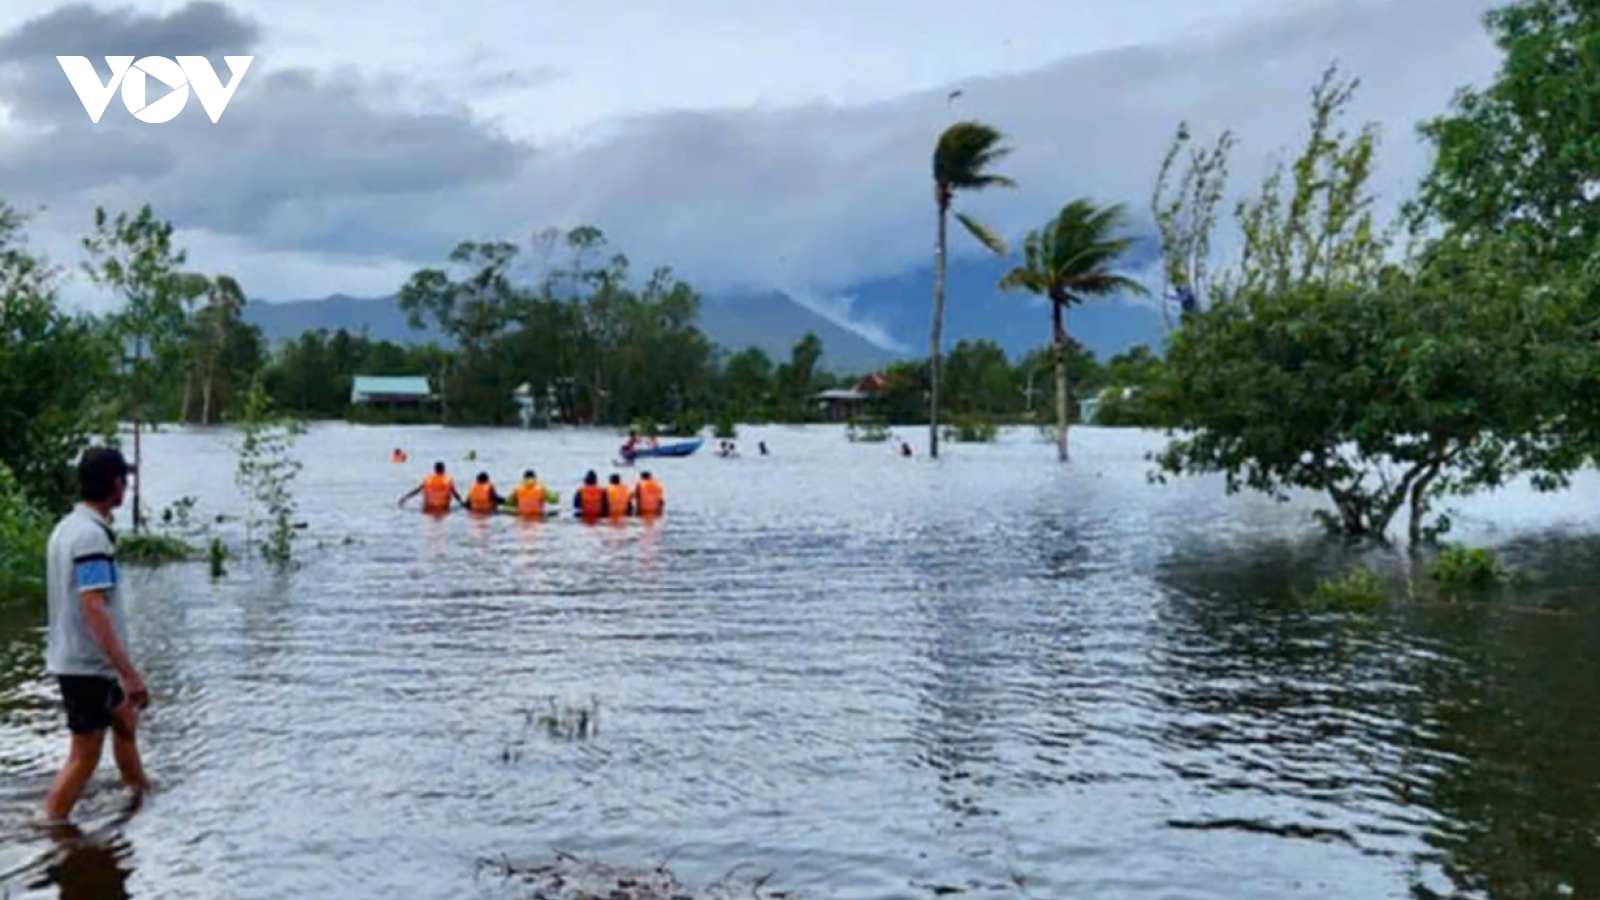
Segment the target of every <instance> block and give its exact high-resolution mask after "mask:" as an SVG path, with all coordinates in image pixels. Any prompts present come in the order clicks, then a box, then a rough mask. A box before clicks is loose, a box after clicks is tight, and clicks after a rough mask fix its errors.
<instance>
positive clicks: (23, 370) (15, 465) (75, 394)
mask: <svg viewBox="0 0 1600 900" xmlns="http://www.w3.org/2000/svg"><path fill="white" fill-rule="evenodd" d="M24 225H25V219H24V217H23V216H22V215H21V214H19V213H17V212H16V211H15V210H14V209H12V208H11V207H10V206H8V205H6V204H4V203H0V465H3V466H4V467H6V468H7V469H9V470H10V472H11V473H12V475H13V476H14V477H15V479H16V482H17V484H19V485H20V487H21V489H22V490H23V491H25V492H26V493H27V494H28V495H29V496H30V497H31V498H32V500H33V502H36V503H38V504H40V505H41V506H43V507H44V508H46V509H47V510H49V511H59V510H64V509H65V508H66V507H68V506H70V505H71V503H72V500H73V498H74V496H75V487H76V482H75V479H74V477H73V474H72V469H71V465H72V463H73V461H74V460H76V458H77V456H78V453H79V452H80V451H81V450H82V449H83V448H84V447H85V446H86V445H87V444H88V442H89V438H90V436H91V435H93V434H97V433H109V432H110V431H111V430H112V429H113V428H114V427H115V419H114V417H112V416H111V415H109V413H110V408H109V406H108V405H107V402H106V401H107V400H108V399H109V393H110V392H109V388H110V385H111V381H112V378H111V361H112V359H113V357H114V355H115V353H116V343H115V342H114V341H113V340H111V339H110V338H109V337H108V335H107V334H106V332H105V330H104V329H102V328H100V327H99V326H98V325H97V324H96V323H95V322H93V321H90V320H87V319H76V318H73V317H71V316H68V315H67V314H66V313H65V312H63V311H62V310H61V307H60V305H59V303H58V301H57V296H56V289H57V285H58V276H59V272H58V271H57V270H56V269H54V268H51V267H50V266H49V265H47V264H46V263H45V262H44V261H43V260H42V259H40V258H39V257H37V256H34V255H33V254H32V253H31V252H29V250H28V247H27V244H26V236H25V234H24V232H23V228H24Z"/></svg>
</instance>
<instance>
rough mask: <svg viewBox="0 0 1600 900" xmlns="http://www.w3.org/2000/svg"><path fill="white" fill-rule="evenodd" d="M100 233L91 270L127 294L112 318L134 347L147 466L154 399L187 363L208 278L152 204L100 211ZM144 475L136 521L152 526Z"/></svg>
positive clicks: (136, 424) (132, 407)
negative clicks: (190, 333) (192, 265)
mask: <svg viewBox="0 0 1600 900" xmlns="http://www.w3.org/2000/svg"><path fill="white" fill-rule="evenodd" d="M94 227H95V231H94V234H92V235H90V236H89V237H87V238H84V241H83V246H84V249H85V250H86V251H87V252H88V254H89V262H88V263H86V265H85V271H86V272H87V273H88V275H89V277H90V278H91V279H93V280H94V281H95V283H97V284H99V285H101V286H103V287H108V288H110V289H112V290H114V291H116V292H118V293H120V294H121V295H122V297H123V301H124V303H123V306H122V308H121V309H120V310H119V311H118V312H117V313H116V314H115V315H113V316H112V323H113V326H114V330H115V333H116V334H117V336H118V337H119V338H120V339H121V341H122V342H123V343H124V346H125V347H127V349H128V352H129V353H131V356H130V357H129V358H128V359H127V363H126V367H127V371H128V382H129V399H128V415H129V417H130V418H131V419H132V421H133V457H134V458H133V464H134V465H135V466H139V465H141V464H143V462H144V459H143V456H142V455H141V449H142V448H141V444H140V436H141V433H142V431H143V424H144V422H145V420H146V419H147V418H149V413H150V410H149V408H148V404H149V402H150V398H151V396H152V394H153V393H154V390H155V387H156V385H157V384H158V383H159V380H160V379H161V376H162V374H163V371H165V372H172V371H173V370H174V369H175V368H176V367H177V366H178V365H179V364H181V360H182V357H183V355H184V351H185V349H186V347H187V341H186V336H187V330H188V307H189V304H190V303H191V302H193V300H194V299H195V298H196V297H198V296H200V295H201V294H203V293H204V292H205V279H203V278H198V277H196V276H194V275H192V274H190V273H186V272H183V271H182V270H181V267H182V265H183V263H184V261H185V259H186V254H185V253H184V251H183V250H182V249H180V248H178V247H176V246H174V244H173V242H172V231H173V228H172V223H171V222H166V221H161V220H158V219H157V218H156V216H155V212H154V211H153V210H152V209H151V208H150V207H149V206H148V205H146V206H144V207H143V208H141V209H140V210H139V212H138V213H137V214H135V215H132V216H130V215H128V214H127V213H118V214H117V216H116V218H114V219H112V218H108V217H107V215H106V211H105V210H104V209H100V208H96V209H95V211H94ZM139 481H140V480H139V479H137V478H136V479H134V483H133V527H134V530H135V531H138V530H140V529H141V528H142V527H143V525H144V513H143V508H142V507H141V506H140V502H139Z"/></svg>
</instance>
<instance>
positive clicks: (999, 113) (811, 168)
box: [0, 0, 1495, 295]
mask: <svg viewBox="0 0 1600 900" xmlns="http://www.w3.org/2000/svg"><path fill="white" fill-rule="evenodd" d="M1487 5H1488V0H1389V2H1374V0H1342V2H1340V3H1338V4H1336V5H1331V6H1328V7H1323V8H1317V9H1314V10H1311V11H1308V12H1298V13H1295V14H1292V15H1286V16H1283V17H1281V18H1280V19H1278V20H1276V21H1272V22H1269V23H1267V24H1264V25H1258V26H1252V27H1248V28H1235V29H1233V30H1231V31H1226V32H1222V33H1219V34H1216V35H1212V36H1208V37H1205V38H1197V39H1194V40H1190V41H1188V42H1185V43H1180V44H1176V45H1170V46H1162V47H1146V48H1137V49H1128V50H1119V51H1112V52H1105V53H1099V54H1094V55H1089V56H1082V57H1077V58H1073V59H1069V60H1066V61H1063V62H1061V63H1059V64H1057V65H1054V66H1051V67H1048V68H1045V69H1041V70H1037V71H1033V72H1028V73H1023V74H1016V75H1008V76H1004V77H995V78H988V79H974V80H970V81H968V82H965V83H962V84H960V85H952V86H950V87H948V88H940V89H938V90H934V91H928V92H926V93H922V94H915V95H910V96H906V97H902V98H899V99H896V100H892V101H887V102H881V103H875V104H870V105H862V106H852V107H838V106H831V105H822V104H818V105H812V106H802V107H793V108H782V109H762V108H756V109H742V110H727V111H714V112H666V113H660V114H654V115H647V116H640V117H636V118H633V119H630V120H626V121H619V122H611V123H608V124H605V125H603V126H601V127H599V128H596V129H592V130H590V131H589V132H587V133H585V134H583V135H581V136H579V137H577V138H574V139H573V140H572V142H571V143H570V144H567V145H559V144H558V145H553V146H549V147H541V152H540V153H539V154H537V155H534V154H532V153H531V152H530V150H529V148H528V147H527V146H526V144H524V143H522V142H519V141H517V140H514V139H512V138H510V137H507V136H506V135H504V134H503V133H501V132H500V131H498V130H497V128H496V127H495V126H493V125H490V124H486V123H485V122H483V121H482V120H481V119H478V118H475V117H474V116H473V115H471V114H470V112H469V111H468V110H466V109H465V108H454V107H450V106H448V105H446V106H440V107H437V108H434V109H431V110H430V111H428V112H416V111H415V109H414V107H415V106H416V105H417V104H415V103H409V104H406V107H407V109H408V110H409V111H401V110H400V109H399V108H398V107H399V105H400V103H403V102H404V101H406V100H407V98H406V97H405V96H400V95H396V94H394V93H393V92H392V90H391V92H390V93H384V92H383V91H379V90H377V88H376V86H375V85H374V84H371V83H368V82H366V81H364V79H363V76H362V75H361V74H359V73H352V74H340V75H334V76H327V75H319V74H314V73H310V72H305V71H294V70H288V71H285V70H273V69H271V68H270V67H263V68H261V69H259V70H258V69H256V68H252V70H251V72H250V73H249V75H248V76H247V80H246V81H245V82H244V84H243V86H242V87H241V88H240V90H239V92H238V94H237V95H236V96H235V99H234V101H233V103H232V104H230V105H229V107H228V109H227V112H226V114H225V115H224V116H223V118H222V121H221V122H220V123H218V124H215V125H213V124H212V123H211V122H210V121H209V120H208V119H207V118H206V117H205V116H204V115H203V114H202V113H201V112H200V111H199V110H198V109H197V108H195V109H190V110H186V111H185V113H184V114H183V115H181V116H179V117H178V119H176V120H174V121H173V122H172V123H169V124H168V125H162V126H155V127H151V126H144V125H143V124H142V123H138V122H136V121H135V120H133V119H132V117H130V116H128V115H127V114H126V112H125V110H123V109H121V106H120V103H119V102H118V101H116V100H113V105H112V107H111V108H110V109H109V110H108V111H107V114H106V116H105V117H104V118H103V119H102V120H101V122H102V124H101V125H100V126H95V127H91V126H89V122H88V117H87V116H86V115H84V113H83V108H82V105H81V104H80V103H79V102H78V100H77V98H76V96H74V95H73V94H72V93H71V91H70V89H69V88H68V87H67V84H66V79H65V77H64V76H63V75H62V74H61V71H60V67H59V66H58V65H57V64H56V62H55V60H54V59H53V54H54V53H55V52H58V51H57V50H56V49H54V48H52V49H50V50H49V51H48V53H46V51H44V50H39V49H35V50H33V51H31V52H32V54H33V55H32V56H30V57H28V59H27V60H24V68H27V67H30V66H31V67H34V68H33V69H32V70H30V71H29V72H28V74H27V76H26V78H25V79H24V83H27V84H35V82H29V81H27V78H35V79H41V80H42V81H54V82H58V83H59V84H58V85H57V87H58V88H59V90H60V91H63V92H65V98H66V99H65V101H63V105H64V106H65V108H66V109H67V110H68V113H69V114H68V115H66V116H65V117H64V118H62V117H60V116H54V117H49V118H47V119H46V121H47V123H55V124H54V128H55V130H54V131H53V132H49V133H43V134H35V133H33V132H30V131H28V130H27V129H26V128H23V129H18V130H13V131H12V132H11V133H9V134H8V133H7V132H6V131H3V130H0V182H3V183H5V184H7V185H8V186H16V185H25V186H26V187H25V188H23V190H25V191H27V192H28V193H29V194H30V197H29V199H36V200H39V201H42V202H47V203H51V204H52V205H54V206H57V207H58V208H59V207H61V206H63V205H74V204H76V205H81V206H85V207H86V208H88V207H92V205H93V204H95V203H107V204H111V205H114V204H117V203H136V202H144V201H145V200H149V201H152V202H155V203H156V204H157V205H158V206H159V207H160V208H161V209H162V211H163V212H165V213H166V214H168V215H171V216H172V217H173V218H174V219H176V220H177V221H178V222H179V223H180V224H181V225H184V226H186V227H193V228H203V229H207V230H210V231H214V232H217V233H219V234H223V235H232V236H235V237H239V238H242V239H244V240H246V241H248V243H249V245H250V246H251V247H252V248H253V249H256V250H259V251H287V252H300V251H319V252H332V253H344V254H351V255H353V256H355V255H368V256H370V255H378V256H387V257H390V258H395V259H400V260H406V261H408V262H431V261H434V260H437V259H439V258H441V257H442V256H443V255H444V254H445V253H446V252H447V251H448V249H449V248H450V246H452V245H453V244H454V243H455V242H456V241H457V240H460V239H463V238H469V237H512V238H519V237H524V236H526V235H527V234H529V233H530V232H531V231H532V230H534V229H537V228H540V227H543V226H546V225H561V226H572V225H575V224H578V223H585V222H587V223H593V224H597V225H599V226H601V227H602V228H604V229H605V230H606V231H607V233H608V234H609V235H611V237H612V238H613V242H614V243H615V244H616V245H618V246H620V247H622V248H623V249H625V250H627V251H628V252H629V253H630V255H632V256H634V257H635V258H636V259H637V260H639V261H641V262H643V263H646V264H652V263H656V262H670V263H672V264H674V265H675V266H676V267H678V268H679V269H680V270H681V271H683V272H685V273H686V274H688V275H690V276H691V277H694V278H696V279H697V280H700V281H701V282H703V283H704V284H705V285H707V286H708V287H719V286H726V285H731V284H738V283H745V284H753V285H773V284H776V285H780V286H785V287H791V288H805V287H818V288H831V287H836V286H840V285H845V284H848V283H850V282H851V281H852V280H855V279H859V278H863V277H870V276H876V275H882V274H889V273H893V272H897V271H900V270H903V269H905V268H907V267H910V266H913V265H924V264H927V263H928V262H929V261H930V260H931V242H932V232H933V202H932V193H931V185H930V175H929V154H930V151H931V148H932V146H933V143H934V140H935V138H936V137H937V135H938V133H939V132H940V130H941V129H942V128H943V127H944V126H946V125H948V124H949V123H950V122H952V121H954V120H956V119H957V118H968V117H971V118H978V119H981V120H984V121H987V122H991V123H993V124H995V125H996V126H998V127H1000V128H1001V129H1003V130H1004V131H1005V132H1006V133H1007V134H1008V135H1009V136H1010V138H1011V140H1012V142H1013V144H1014V145H1015V147H1016V152H1015V154H1014V155H1013V156H1012V157H1010V158H1008V159H1007V160H1006V161H1005V163H1004V170H1005V171H1006V172H1007V173H1009V174H1011V175H1013V176H1015V177H1016V178H1017V179H1018V180H1019V181H1020V182H1021V183H1022V190H1020V191H1017V192H998V193H996V194H993V195H985V196H982V197H976V198H971V199H963V200H962V201H961V203H962V205H965V206H967V207H968V208H970V209H972V210H973V211H975V212H977V213H979V214H980V215H981V216H982V217H984V218H986V219H988V220H990V221H991V222H992V223H993V224H995V225H997V226H998V227H999V228H1001V229H1002V230H1003V231H1005V232H1006V233H1008V234H1009V235H1010V236H1012V237H1013V238H1015V237H1017V236H1019V235H1020V234H1021V232H1022V231H1023V230H1024V229H1026V228H1027V227H1029V226H1032V225H1036V224H1037V223H1038V222H1039V221H1041V220H1042V219H1043V218H1044V217H1046V216H1048V215H1049V214H1051V213H1053V212H1054V211H1055V210H1056V209H1058V208H1059V207H1060V205H1061V204H1062V203H1063V202H1065V201H1066V200H1068V199H1070V198H1072V197H1075V196H1079V195H1090V196H1092V197H1094V198H1095V199H1097V200H1101V201H1123V202H1127V203H1128V204H1129V205H1130V206H1131V207H1132V208H1133V209H1134V211H1135V212H1136V213H1141V211H1142V210H1143V209H1144V207H1145V206H1146V204H1147V202H1148V196H1149V192H1150V188H1151V183H1152V181H1153V178H1154V175H1155V171H1156V167H1157V165H1158V164H1159V162H1160V158H1161V155H1162V153H1163V152H1164V151H1165V149H1166V146H1167V142H1168V141H1169V140H1170V138H1171V135H1172V132H1173V130H1174V128H1175V127H1176V125H1177V123H1178V121H1179V120H1180V119H1188V120H1190V121H1191V122H1192V123H1193V124H1194V126H1195V128H1196V130H1197V132H1198V133H1200V134H1201V135H1208V134H1214V133H1215V132H1216V131H1217V130H1220V129H1221V128H1224V127H1232V128H1234V129H1235V130H1236V131H1237V132H1238V134H1239V136H1240V138H1241V141H1242V143H1241V146H1240V150H1239V153H1238V156H1237V158H1236V165H1235V173H1236V177H1235V185H1236V186H1244V185H1252V184H1254V183H1258V182H1259V176H1260V175H1261V174H1262V172H1263V170H1264V168H1265V166H1266V165H1267V164H1268V162H1269V161H1270V160H1271V159H1272V154H1273V153H1274V152H1275V151H1278V150H1279V149H1280V148H1284V147H1287V146H1289V145H1291V144H1293V143H1295V142H1296V141H1297V140H1298V139H1299V136H1300V134H1301V132H1302V131H1303V128H1304V121H1305V117H1306V112H1307V95H1308V92H1309V88H1310V86H1311V84H1312V83H1313V82H1314V81H1315V80H1316V78H1317V77H1318V76H1319V75H1320V73H1321V72H1322V70H1323V69H1324V68H1325V67H1326V66H1327V65H1328V64H1329V63H1330V62H1331V61H1333V60H1335V59H1337V60H1339V61H1340V62H1341V63H1342V64H1343V66H1344V67H1345V69H1346V70H1347V71H1349V72H1350V73H1352V74H1355V75H1359V76H1361V77H1362V78H1363V80H1364V84H1365V86H1364V89H1363V91H1362V93H1361V95H1360V100H1359V103H1358V104H1357V107H1356V109H1355V110H1354V114H1355V116H1356V117H1357V118H1358V119H1362V120H1366V119H1373V120H1377V121H1380V122H1382V123H1385V125H1386V133H1385V145H1384V148H1383V150H1382V154H1381V158H1382V166H1381V168H1380V171H1379V179H1378V187H1379V188H1380V190H1381V191H1382V192H1383V194H1384V198H1383V202H1384V203H1385V204H1391V205H1392V204H1393V203H1394V202H1397V201H1398V199H1399V198H1400V197H1401V195H1403V194H1404V193H1405V192H1407V191H1408V190H1409V189H1410V187H1411V185H1412V184H1413V183H1414V181H1415V179H1416V177H1417V176H1418V175H1419V174H1420V173H1421V172H1422V171H1423V168H1424V167H1425V165H1426V160H1427V157H1426V152H1425V149H1424V148H1423V147H1422V146H1421V145H1420V144H1419V143H1418V142H1417V140H1416V139H1415V135H1414V131H1413V127H1414V124H1415V123H1416V122H1417V121H1418V120H1419V119H1422V118H1424V117H1427V116H1429V115H1434V114H1437V113H1438V112H1440V111H1442V110H1443V109H1445V107H1446V104H1447V103H1448V100H1449V98H1450V95H1451V93H1452V91H1453V90H1454V89H1455V88H1456V87H1458V86H1459V85H1461V84H1462V83H1465V82H1469V81H1474V80H1480V79H1482V78H1483V77H1484V76H1486V75H1487V74H1488V73H1490V72H1491V71H1492V68H1493V64H1494V61H1495V54H1494V50H1493V47H1492V45H1491V44H1490V42H1489V41H1488V39H1487V37H1486V36H1485V34H1484V32H1483V30H1482V27H1481V25H1480V23H1479V15H1480V14H1481V12H1482V10H1483V9H1484V8H1486V6H1487ZM197 9H204V10H209V11H208V12H205V13H204V15H203V16H201V15H200V14H199V13H196V12H194V11H195V10H197ZM62 15H65V13H63V12H58V13H53V14H51V16H47V17H46V18H45V19H40V20H35V21H34V22H31V23H28V24H27V25H24V26H23V27H22V28H20V29H18V30H17V31H14V32H12V33H11V34H10V35H6V36H3V37H0V47H6V46H13V45H16V44H17V43H18V42H19V41H22V40H23V39H24V37H25V36H27V35H34V36H35V37H33V38H29V39H28V40H30V41H32V42H33V43H35V44H36V43H37V37H36V36H37V35H39V34H40V33H43V32H45V31H47V30H48V29H47V28H46V26H45V24H42V23H45V22H46V20H54V19H56V18H57V17H59V16H62ZM71 15H73V16H88V17H89V18H88V19H86V20H85V21H89V20H93V22H94V25H93V29H92V30H95V31H96V33H98V34H100V35H101V37H100V38H97V40H100V41H101V43H100V44H99V45H98V46H99V47H104V48H115V47H120V46H122V45H121V44H119V43H117V41H116V39H115V36H114V32H115V31H116V29H118V28H125V29H128V30H129V31H130V32H133V33H140V34H154V33H158V32H159V31H160V30H161V29H162V28H172V27H174V26H172V25H171V24H170V20H171V19H174V18H177V17H180V16H185V15H188V16H191V17H199V18H205V19H206V20H207V21H209V22H211V23H212V26H211V29H210V31H209V32H208V33H211V34H213V39H212V43H211V44H209V45H208V46H209V47H210V48H211V51H212V52H213V53H214V54H217V55H220V54H221V53H228V54H233V53H236V52H239V50H237V49H235V47H234V46H232V45H231V44H229V41H230V40H232V39H233V38H239V39H240V40H241V42H243V43H249V40H250V39H253V37H254V31H253V26H251V25H249V24H248V23H244V22H242V21H239V20H237V19H236V18H234V17H232V16H231V14H229V13H228V12H227V10H226V9H225V8H221V7H203V8H202V7H196V6H191V7H186V8H185V9H184V10H183V11H180V12H178V13H174V14H173V15H172V16H169V17H166V19H159V18H158V17H145V18H141V17H139V16H136V15H133V14H126V13H119V14H107V13H92V12H85V11H82V10H76V11H74V12H72V13H71ZM94 16H99V17H100V18H99V19H94V18H93V17H94ZM163 22H164V23H167V24H160V23H163ZM51 27H55V26H51ZM229 29H232V31H230V30H229ZM196 42H197V43H199V40H198V39H197V40H196ZM224 45H226V46H224ZM73 46H74V47H76V46H78V45H77V44H74V45H73ZM141 46H142V45H141ZM77 52H81V53H84V54H87V53H89V52H91V51H89V50H82V51H77ZM105 52H120V53H138V52H143V51H141V50H139V49H135V48H128V49H126V50H118V49H107V50H105ZM150 52H155V53H160V54H162V55H170V54H176V53H178V52H182V51H179V50H170V49H166V48H165V47H163V48H161V49H155V48H151V51H150ZM30 60H31V61H30ZM262 63H263V60H262V59H259V58H258V60H257V65H258V66H261V65H262ZM841 64H848V61H841ZM218 65H219V66H220V60H218ZM466 68H468V70H469V74H470V75H471V76H473V77H477V78H480V79H481V78H489V79H491V80H492V79H493V78H494V76H495V74H496V73H495V70H494V69H492V68H490V67H489V66H488V65H487V63H484V64H482V65H478V64H473V65H471V66H468V67H466ZM13 77H15V76H13ZM549 77H554V73H549V72H543V73H541V72H539V71H538V70H527V72H526V73H525V75H524V76H518V77H513V78H511V79H509V80H508V81H507V84H506V86H507V87H518V86H519V85H518V81H519V78H520V79H521V80H522V81H525V82H527V83H528V84H532V83H534V82H537V81H538V80H539V79H540V78H549ZM42 81H41V82H39V83H42ZM954 87H960V88H961V89H962V91H963V93H962V95H961V97H960V98H959V99H958V100H956V101H955V103H953V104H952V103H950V102H948V101H947V95H948V93H949V91H950V89H951V88H954ZM396 101H399V103H397V102H396ZM191 106H197V104H191ZM13 116H14V119H15V118H19V117H18V116H17V114H16V113H14V114H13ZM20 118H21V119H23V120H26V116H22V117H20ZM23 124H24V125H28V124H31V123H29V122H27V121H24V122H23ZM85 169H87V170H90V171H91V172H92V173H93V174H85V171H84V170H85ZM7 190H15V188H14V187H8V188H7ZM955 246H956V248H957V252H958V253H966V252H974V250H973V249H972V248H971V246H970V244H969V243H967V242H965V241H964V239H961V238H958V239H957V241H956V244H955ZM217 265H219V266H224V267H225V266H226V265H227V263H226V261H220V262H219V263H217ZM259 289H263V290H264V291H265V292H266V293H268V294H269V295H271V293H272V289H271V286H270V285H262V286H260V288H259Z"/></svg>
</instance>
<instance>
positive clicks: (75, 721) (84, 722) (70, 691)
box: [56, 675, 126, 734]
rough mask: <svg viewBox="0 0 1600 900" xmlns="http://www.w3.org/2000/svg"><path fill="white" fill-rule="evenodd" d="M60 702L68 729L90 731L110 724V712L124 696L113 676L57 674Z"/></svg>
mask: <svg viewBox="0 0 1600 900" xmlns="http://www.w3.org/2000/svg"><path fill="white" fill-rule="evenodd" d="M56 681H58V682H60V684H61V701H62V703H64V704H65V705H66V707H67V730H69V731H71V732H72V733H73V734H93V733H94V732H96V731H105V730H106V729H107V728H110V727H111V711H112V710H114V709H116V708H117V707H119V706H121V705H122V701H123V700H125V699H126V698H125V697H124V696H123V694H122V685H121V683H119V682H118V681H117V679H115V678H106V677H104V676H101V675H57V676H56Z"/></svg>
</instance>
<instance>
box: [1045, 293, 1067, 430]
mask: <svg viewBox="0 0 1600 900" xmlns="http://www.w3.org/2000/svg"><path fill="white" fill-rule="evenodd" d="M1050 309H1051V313H1052V314H1053V316H1054V318H1055V333H1056V340H1055V344H1056V460H1057V461H1058V462H1066V461H1067V460H1068V454H1067V424H1068V421H1069V415H1068V413H1069V410H1070V406H1069V404H1068V398H1069V396H1070V394H1071V386H1070V385H1069V384H1068V382H1067V326H1066V324H1065V323H1064V322H1062V316H1063V315H1064V313H1063V312H1062V304H1060V303H1051V304H1050Z"/></svg>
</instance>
